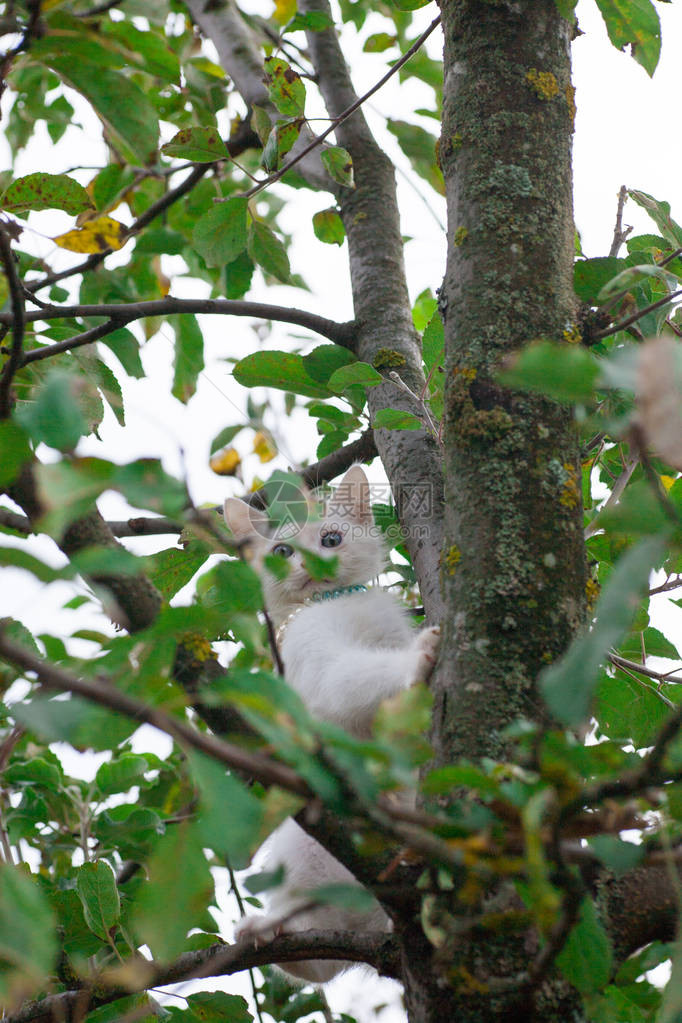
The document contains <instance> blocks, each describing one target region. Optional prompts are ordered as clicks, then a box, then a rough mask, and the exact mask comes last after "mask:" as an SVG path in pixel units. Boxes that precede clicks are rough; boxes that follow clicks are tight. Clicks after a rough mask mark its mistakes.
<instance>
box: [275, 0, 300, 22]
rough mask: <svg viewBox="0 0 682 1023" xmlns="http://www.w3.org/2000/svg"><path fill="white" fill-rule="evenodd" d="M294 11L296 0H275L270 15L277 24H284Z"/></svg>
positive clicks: (289, 19)
mask: <svg viewBox="0 0 682 1023" xmlns="http://www.w3.org/2000/svg"><path fill="white" fill-rule="evenodd" d="M295 13H296V0H275V9H274V11H273V12H272V16H273V18H274V19H275V21H276V22H277V24H278V25H286V23H287V22H288V21H291V19H292V18H293V16H294V14H295Z"/></svg>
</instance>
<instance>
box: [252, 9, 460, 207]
mask: <svg viewBox="0 0 682 1023" xmlns="http://www.w3.org/2000/svg"><path fill="white" fill-rule="evenodd" d="M440 20H441V17H440V14H439V15H438V17H437V18H434V20H433V21H432V22H431V24H430V25H429V27H428V28H427V29H426V30H425V31H424V32H422V34H421V35H420V36H419V38H418V39H417V40H416V42H415V43H413V45H412V46H411V47H410V48H409V50H406V51H405V53H404V54H403V55H402V57H401V58H400V60H397V61H396V62H395V64H394V65H393V66H392V67H391V68H390V69H389V71H387V72H386V74H385V75H384V76H383V78H381V79H379V81H378V82H377V83H376V84H375V85H373V86H372V88H371V89H368V90H367V92H366V93H364V95H362V96H360V97H359V98H358V99H356V100H355V102H354V103H351V104H350V106H349V107H346V109H345V110H343V111H342V112H341V113H340V114H339V115H338V117H335V118H334V119H333V120H332V122H331V124H330V125H329V127H328V128H326V129H325V130H324V131H323V132H322V133H321V134H320V135H316V136H315V138H314V139H313V140H312V142H310V143H309V144H308V145H307V146H305V147H304V148H303V149H302V150H301V151H300V153H297V154H296V156H294V157H293V158H292V159H291V160H289V162H288V163H285V164H284V166H283V167H280V169H279V170H278V171H275V173H274V174H271V175H270V176H269V177H267V178H265V179H264V180H263V181H259V183H258V184H257V185H255V186H254V187H253V188H251V189H249V191H248V192H244V195H245V196H246V197H247V198H251V196H252V195H256V193H257V192H260V191H262V189H264V188H267V186H268V185H272V184H273V183H274V182H275V181H279V179H280V178H281V177H283V175H284V174H286V173H287V171H290V170H291V168H292V167H294V166H295V165H296V164H297V163H299V162H300V161H301V160H302V159H303V158H304V157H305V156H307V155H308V153H311V152H312V151H313V150H314V149H316V148H317V147H318V146H320V145H321V144H322V143H323V142H324V140H325V139H326V138H327V136H328V135H331V133H332V132H333V131H335V130H336V128H338V126H339V125H340V124H342V122H343V121H345V120H347V118H349V117H350V116H351V114H354V113H355V111H356V110H358V109H359V108H360V107H361V106H362V104H363V103H364V102H365V101H366V100H368V99H369V97H370V96H373V95H374V93H375V92H378V91H379V89H380V88H381V87H382V85H385V84H386V82H387V81H388V80H389V78H392V77H393V75H394V74H396V72H397V71H399V70H400V68H401V67H403V65H404V64H406V63H407V62H408V60H409V59H410V57H412V56H413V55H414V54H415V53H416V52H417V50H419V49H420V48H421V46H422V45H423V44H424V43H425V42H426V40H427V39H428V38H429V36H430V35H431V33H432V32H433V30H434V29H435V28H436V27H437V26H438V25H439V24H440Z"/></svg>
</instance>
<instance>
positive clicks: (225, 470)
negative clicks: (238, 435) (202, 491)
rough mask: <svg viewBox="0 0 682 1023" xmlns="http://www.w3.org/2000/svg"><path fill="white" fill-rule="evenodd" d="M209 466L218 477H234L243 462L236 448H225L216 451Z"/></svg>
mask: <svg viewBox="0 0 682 1023" xmlns="http://www.w3.org/2000/svg"><path fill="white" fill-rule="evenodd" d="M208 464H209V465H210V467H211V468H212V469H213V472H214V473H215V474H216V476H234V474H235V473H236V471H237V469H238V468H239V466H240V465H241V464H242V460H241V457H240V454H239V452H238V451H237V449H236V448H223V450H222V451H216V453H215V455H213V456H212V458H211V459H210V461H209V463H208Z"/></svg>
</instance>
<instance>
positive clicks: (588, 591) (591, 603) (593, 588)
mask: <svg viewBox="0 0 682 1023" xmlns="http://www.w3.org/2000/svg"><path fill="white" fill-rule="evenodd" d="M600 588H601V587H600V586H599V583H598V582H597V581H596V579H588V580H587V582H586V583H585V596H586V597H587V610H588V613H589V614H592V612H593V611H594V608H595V605H596V603H597V598H598V597H599V590H600Z"/></svg>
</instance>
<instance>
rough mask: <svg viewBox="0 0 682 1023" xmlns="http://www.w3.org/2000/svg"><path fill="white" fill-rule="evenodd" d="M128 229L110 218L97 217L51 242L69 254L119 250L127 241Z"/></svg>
mask: <svg viewBox="0 0 682 1023" xmlns="http://www.w3.org/2000/svg"><path fill="white" fill-rule="evenodd" d="M127 234H128V228H127V227H126V226H125V224H121V223H119V221H118V220H114V219H113V218H112V217H97V218H96V219H95V220H88V221H87V223H85V224H83V226H82V227H78V228H76V229H75V230H74V231H67V232H66V234H60V235H57V237H56V238H53V239H52V240H53V241H55V242H56V243H57V245H59V247H60V248H62V249H68V250H69V252H107V251H108V250H109V249H120V248H122V247H123V246H124V245H125V243H126V241H127Z"/></svg>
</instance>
